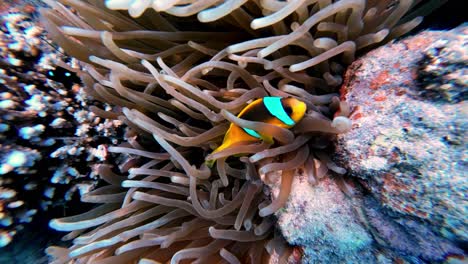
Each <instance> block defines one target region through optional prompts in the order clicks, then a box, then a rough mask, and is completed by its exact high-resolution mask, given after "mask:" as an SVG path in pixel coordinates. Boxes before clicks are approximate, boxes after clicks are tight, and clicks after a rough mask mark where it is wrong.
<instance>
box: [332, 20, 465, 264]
mask: <svg viewBox="0 0 468 264" xmlns="http://www.w3.org/2000/svg"><path fill="white" fill-rule="evenodd" d="M467 45H468V25H462V26H460V27H458V28H456V29H454V30H451V31H425V32H422V33H420V34H418V35H416V36H413V37H409V38H406V39H403V40H401V41H397V42H395V43H390V44H389V45H387V46H384V47H381V48H379V49H376V50H374V51H371V52H369V53H368V54H367V55H365V56H364V57H362V58H361V59H359V60H357V61H356V62H354V63H353V64H352V65H351V67H350V68H349V70H348V72H347V74H346V76H345V84H344V85H343V88H342V91H341V93H342V98H343V99H345V100H346V101H347V102H349V104H350V106H351V107H352V109H353V113H352V116H351V119H352V120H353V123H354V129H353V130H352V131H351V132H349V133H347V134H344V135H342V136H340V138H339V143H338V145H337V153H338V157H337V159H338V160H340V161H341V164H342V165H343V166H344V167H346V168H347V169H349V171H350V173H351V175H352V176H354V177H358V178H359V179H361V182H362V183H363V184H364V186H365V187H366V189H367V190H369V191H370V193H371V194H372V195H373V196H374V197H375V198H376V199H377V201H378V204H382V205H383V206H384V207H385V208H386V209H385V210H383V209H382V208H381V209H375V210H377V211H379V213H378V214H382V215H381V216H380V217H379V216H377V211H373V210H374V209H372V208H371V207H372V206H374V207H375V204H377V203H367V204H366V205H365V208H367V211H366V215H367V217H368V218H369V220H370V225H371V226H372V227H373V228H374V233H377V234H378V235H379V236H380V237H381V238H383V240H384V241H385V242H386V243H387V244H389V245H390V247H391V248H393V249H395V250H399V251H402V252H404V253H407V254H410V255H413V256H419V257H420V258H422V259H425V260H429V261H431V260H440V259H441V258H443V256H444V255H447V254H448V253H454V254H460V253H461V252H462V251H461V250H460V249H458V248H456V247H455V245H457V244H458V245H461V244H464V243H465V244H466V242H467V241H468V218H467V215H468V200H467V199H466V194H467V193H468V180H467V178H466V176H467V174H466V171H468V168H467V167H468V166H467V165H468V164H467V162H468V160H467V157H468V150H467V149H468V148H467V146H468V138H467V134H466V131H467V129H468V122H467V120H468V105H467V102H466V99H467V94H468V79H467V76H468V75H467V73H468V50H467ZM384 211H385V212H384ZM389 214H393V216H392V217H391V218H392V220H391V221H393V222H392V223H390V222H388V223H384V222H385V221H387V220H388V221H390V220H389V219H387V220H382V219H383V218H385V217H388V216H389ZM379 219H380V220H379ZM410 219H413V220H410ZM382 221H383V222H382ZM392 225H395V226H392ZM388 230H391V231H388ZM398 230H401V234H405V236H403V235H402V236H400V235H398V234H399V232H400V231H398ZM412 231H414V232H413V233H418V234H411V233H410V232H412ZM421 235H422V236H423V237H420V238H417V237H418V236H421ZM396 237H398V239H396ZM406 237H408V239H410V237H411V239H413V240H414V239H415V240H418V241H419V242H417V243H416V244H418V245H416V246H417V247H419V249H418V248H416V246H414V242H415V241H413V242H410V241H408V243H405V242H404V240H405V239H406ZM411 239H410V240H411ZM420 239H422V240H420ZM424 241H425V242H426V244H427V245H424V243H423V242H424ZM429 241H430V242H429ZM431 244H432V245H431ZM431 247H434V248H437V247H438V248H437V249H434V250H433V252H430V253H428V255H427V256H426V255H424V254H425V253H426V252H429V250H430V248H431ZM409 248H411V249H409Z"/></svg>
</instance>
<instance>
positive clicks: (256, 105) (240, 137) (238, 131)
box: [206, 96, 307, 167]
mask: <svg viewBox="0 0 468 264" xmlns="http://www.w3.org/2000/svg"><path fill="white" fill-rule="evenodd" d="M306 110H307V106H306V104H305V103H304V102H302V101H300V100H298V99H296V98H292V97H288V98H283V97H276V96H269V97H263V98H260V99H257V100H255V101H253V102H251V103H250V104H248V105H247V106H246V107H245V108H244V109H243V110H242V111H241V112H240V113H239V114H238V115H237V117H239V118H242V119H245V120H249V121H259V122H264V123H268V124H272V125H275V126H279V127H282V128H291V127H293V126H294V125H296V124H297V123H298V122H299V121H300V120H301V119H302V118H303V117H304V114H305V112H306ZM259 140H264V141H267V142H273V138H272V136H271V135H262V134H260V133H259V132H257V131H255V130H252V129H249V128H245V127H240V126H238V125H236V124H234V123H231V125H230V126H229V129H228V130H227V132H226V134H225V136H224V139H223V143H222V144H221V145H220V146H219V147H218V148H217V149H215V150H214V151H213V152H212V154H213V153H216V152H219V151H221V150H224V149H227V148H229V147H230V146H233V145H236V144H238V143H240V142H257V141H259ZM215 161H216V160H207V161H206V164H207V165H208V166H209V167H212V166H213V164H214V163H215Z"/></svg>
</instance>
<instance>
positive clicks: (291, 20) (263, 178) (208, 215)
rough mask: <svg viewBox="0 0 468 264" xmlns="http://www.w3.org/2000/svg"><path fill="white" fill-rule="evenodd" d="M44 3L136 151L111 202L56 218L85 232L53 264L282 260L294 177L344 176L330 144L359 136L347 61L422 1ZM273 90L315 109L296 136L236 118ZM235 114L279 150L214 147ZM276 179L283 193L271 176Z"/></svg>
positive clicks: (63, 42)
mask: <svg viewBox="0 0 468 264" xmlns="http://www.w3.org/2000/svg"><path fill="white" fill-rule="evenodd" d="M45 2H46V3H47V4H49V5H50V7H51V8H50V9H43V10H42V11H41V13H42V16H43V25H44V26H45V27H46V28H47V30H48V32H49V34H50V36H51V37H52V38H53V39H54V41H55V42H56V43H58V44H59V45H60V46H61V47H62V48H63V49H64V50H65V51H66V53H68V54H69V55H71V56H73V57H75V58H78V59H79V60H80V61H81V66H82V69H81V70H79V71H77V74H78V75H79V76H80V77H81V80H82V82H83V84H84V86H85V87H86V90H87V92H88V93H89V94H90V95H92V96H93V97H94V98H95V99H98V100H100V101H102V102H105V103H109V104H111V105H113V106H114V108H113V110H112V111H108V110H104V109H100V108H98V107H92V108H91V110H92V111H93V112H94V113H95V114H96V115H98V116H101V117H102V118H106V119H113V120H120V121H122V122H124V123H125V124H126V125H127V126H128V128H129V129H128V132H127V134H126V137H127V139H128V142H127V143H124V144H122V145H119V146H112V147H109V148H108V151H109V152H112V153H120V154H121V155H122V156H123V157H124V158H123V159H122V163H120V164H119V166H118V169H117V168H114V167H112V166H111V165H110V164H102V165H100V166H99V168H98V172H99V174H100V176H101V178H102V179H103V180H104V181H105V182H107V183H108V184H109V185H107V186H103V187H100V188H98V189H96V190H94V191H93V192H91V193H89V194H87V195H85V196H84V197H83V199H82V200H83V201H85V202H91V203H99V204H102V205H100V206H97V207H96V208H95V209H93V210H91V211H89V212H87V213H84V214H82V215H77V216H71V217H65V218H61V219H55V220H52V221H51V223H50V226H51V227H52V228H55V229H57V230H61V231H71V233H70V234H69V235H67V236H66V237H65V238H66V239H69V240H70V239H73V246H71V247H70V248H68V249H66V248H59V247H50V248H49V249H48V250H47V252H48V254H49V255H51V256H53V257H54V259H55V260H54V262H53V263H65V262H69V261H73V260H75V261H77V263H101V264H102V263H112V262H113V261H118V262H120V263H134V262H138V261H139V262H138V263H162V262H168V261H170V262H171V263H179V262H182V261H184V260H193V261H194V263H217V262H220V261H223V260H224V261H227V262H229V263H261V261H262V259H263V260H265V259H267V258H269V257H270V256H271V255H276V256H278V258H279V261H280V262H281V263H285V262H286V261H287V260H288V258H289V257H290V253H291V249H290V248H288V247H287V245H285V243H284V241H283V240H282V239H281V236H280V235H278V234H275V232H274V230H273V226H274V223H275V220H274V213H275V212H276V211H277V210H279V209H280V208H281V207H283V205H284V204H285V203H286V201H287V199H288V196H289V193H290V191H291V185H292V179H293V177H294V175H295V173H296V170H301V171H303V172H305V173H307V175H308V177H309V182H310V183H312V184H313V183H315V182H316V181H318V180H320V178H322V177H323V176H324V175H326V174H327V172H328V170H331V171H333V172H334V173H336V174H338V175H342V174H344V173H345V170H344V169H342V168H340V167H339V166H337V165H336V164H335V163H334V162H333V161H332V160H331V159H330V158H329V156H328V155H327V151H329V145H330V144H329V143H330V142H332V140H333V139H334V137H335V135H336V134H338V133H344V132H346V131H348V130H349V129H351V121H350V120H349V119H348V118H347V116H349V114H350V109H348V107H347V104H346V103H345V102H340V100H339V98H338V94H337V93H336V91H337V87H339V85H340V84H341V82H342V78H341V75H342V73H343V71H344V69H345V67H346V65H348V64H349V63H351V62H352V61H353V60H354V58H355V56H356V54H357V53H359V52H362V51H365V50H367V49H369V48H371V47H373V46H376V45H378V44H381V43H384V42H386V41H389V40H391V39H392V38H395V37H397V36H400V35H402V34H405V33H406V32H408V31H410V30H411V29H412V28H414V27H415V26H417V25H418V24H419V23H420V22H421V18H420V17H415V18H411V19H408V17H407V18H405V19H406V20H407V21H408V22H405V23H401V24H399V23H398V22H399V21H400V19H401V18H402V17H403V16H404V15H405V14H406V13H407V12H408V11H409V10H411V9H412V8H413V7H415V6H416V5H417V4H418V2H419V1H412V0H401V1H396V2H395V1H364V0H340V1H331V0H291V1H276V0H260V1H247V0H226V1H219V0H203V1H200V0H197V1H195V0H173V1H161V0H154V1H150V0H147V1H143V0H142V1H131V0H109V1H106V2H105V3H103V2H102V1H98V0H88V1H78V0H61V1H59V2H56V1H48V0H47V1H45ZM109 9H113V10H109ZM114 10H128V14H129V15H130V16H128V15H127V14H126V13H125V12H123V11H114ZM265 96H279V97H295V98H297V99H299V100H301V101H303V102H305V103H306V104H307V109H308V111H307V113H306V115H305V117H304V118H303V119H302V121H301V122H300V123H299V124H297V125H296V126H295V127H294V128H292V129H291V130H288V129H284V128H280V127H276V126H271V125H268V124H266V123H262V122H255V121H251V120H244V119H241V118H239V117H236V114H238V113H239V112H240V111H241V110H242V109H243V108H244V107H245V106H246V105H247V104H248V103H250V102H252V101H253V100H255V99H258V98H262V97H265ZM230 123H234V124H236V125H238V126H241V127H245V128H249V129H254V130H256V131H259V132H261V133H264V134H268V135H272V137H273V138H274V141H275V143H274V144H269V143H268V142H259V143H255V144H252V143H250V144H244V145H236V146H233V147H230V148H227V149H225V150H223V151H220V152H217V153H215V154H213V155H210V153H211V152H212V150H213V149H215V148H216V147H217V146H219V145H220V144H221V143H222V139H223V135H224V134H225V133H226V130H227V128H228V126H229V124H230ZM251 154H253V155H251ZM239 156H241V157H239ZM211 159H216V160H217V162H216V166H215V168H213V169H210V168H208V167H207V166H206V165H205V160H211ZM275 181H278V182H280V190H279V193H278V194H277V195H273V194H271V196H273V197H272V201H270V194H269V193H268V188H265V186H266V185H265V184H269V183H273V182H275Z"/></svg>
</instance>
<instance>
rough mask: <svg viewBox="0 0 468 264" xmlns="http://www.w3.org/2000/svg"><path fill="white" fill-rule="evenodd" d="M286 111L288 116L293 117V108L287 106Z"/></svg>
mask: <svg viewBox="0 0 468 264" xmlns="http://www.w3.org/2000/svg"><path fill="white" fill-rule="evenodd" d="M284 111H285V112H286V114H288V115H291V114H292V108H291V107H290V106H286V107H285V108H284Z"/></svg>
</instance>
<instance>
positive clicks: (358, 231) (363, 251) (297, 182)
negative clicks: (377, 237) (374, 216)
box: [276, 175, 375, 263]
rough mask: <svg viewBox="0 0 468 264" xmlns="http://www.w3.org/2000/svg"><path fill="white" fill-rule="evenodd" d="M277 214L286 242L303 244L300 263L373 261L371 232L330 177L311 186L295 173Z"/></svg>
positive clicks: (304, 178)
mask: <svg viewBox="0 0 468 264" xmlns="http://www.w3.org/2000/svg"><path fill="white" fill-rule="evenodd" d="M276 215H277V216H278V224H277V225H278V226H279V229H280V231H281V233H282V234H283V236H284V237H285V239H286V240H287V241H288V243H289V244H291V245H297V246H302V247H303V251H304V254H303V259H302V263H373V262H375V257H374V256H373V254H372V246H371V244H372V243H373V241H372V236H371V235H370V233H368V232H367V230H366V229H365V228H364V226H363V225H361V223H360V222H359V220H357V218H356V217H355V213H354V209H353V204H352V201H351V200H350V199H348V198H347V197H346V196H345V195H344V194H343V193H342V192H341V190H340V189H339V188H338V186H337V184H336V183H335V181H334V180H332V179H329V178H328V179H324V180H322V181H320V182H319V183H318V184H317V185H315V186H312V185H310V184H309V183H308V182H307V176H303V175H296V176H295V178H294V182H293V189H292V191H291V195H290V197H289V202H288V203H287V205H286V206H285V207H284V208H283V209H281V210H280V211H279V212H277V213H276Z"/></svg>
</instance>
